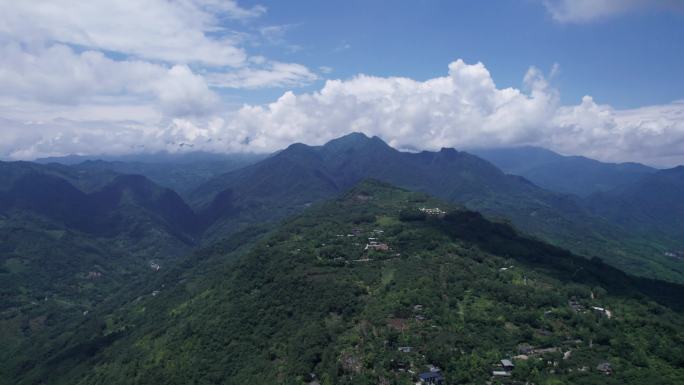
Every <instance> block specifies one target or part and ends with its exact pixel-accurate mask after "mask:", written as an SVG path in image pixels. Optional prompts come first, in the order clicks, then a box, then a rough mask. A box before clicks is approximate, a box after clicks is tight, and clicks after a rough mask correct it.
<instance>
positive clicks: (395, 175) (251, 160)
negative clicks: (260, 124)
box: [0, 133, 684, 385]
mask: <svg viewBox="0 0 684 385" xmlns="http://www.w3.org/2000/svg"><path fill="white" fill-rule="evenodd" d="M492 151H494V150H492ZM497 151H498V150H497ZM516 151H517V152H518V155H517V156H518V158H519V159H520V160H519V162H518V164H516V162H515V161H514V159H515V157H513V158H512V160H510V161H505V162H504V163H506V164H508V166H509V167H510V168H509V169H507V171H506V172H505V171H503V170H501V169H500V168H498V167H497V166H496V165H495V164H492V163H490V162H488V161H487V160H485V159H483V158H481V157H479V156H476V155H473V154H471V153H468V152H463V151H457V150H455V149H450V148H443V149H441V150H439V151H435V152H430V151H422V152H414V153H412V152H402V151H398V150H396V149H394V148H392V147H390V146H389V145H387V144H386V143H385V142H384V141H382V140H381V139H380V138H378V137H368V136H366V135H364V134H360V133H354V134H350V135H346V136H344V137H341V138H338V139H335V140H332V141H330V142H328V143H326V144H324V145H322V146H308V145H304V144H300V143H298V144H293V145H291V146H289V147H288V148H286V149H283V150H282V151H278V152H276V153H273V154H270V155H260V156H252V155H249V156H244V157H242V156H235V157H232V156H225V157H219V158H216V157H214V156H211V155H203V154H194V155H192V156H190V157H184V156H180V157H179V158H174V156H172V155H168V154H165V155H162V156H161V157H155V156H152V157H147V158H144V157H143V158H140V159H137V158H133V159H130V160H126V159H123V160H122V159H109V160H97V159H85V160H83V159H81V158H77V160H79V161H80V160H83V161H81V162H72V160H74V159H73V158H66V159H59V158H54V159H50V160H49V162H0V239H2V242H1V243H0V298H2V302H1V306H0V337H1V338H2V341H3V342H4V344H3V347H2V348H1V349H0V362H2V363H3V364H2V365H0V373H2V374H3V375H2V376H0V377H2V378H1V379H0V384H3V385H4V384H5V383H7V384H9V383H12V384H15V383H20V384H24V383H25V384H34V383H46V382H49V383H57V384H59V383H69V384H74V383H88V384H100V383H101V384H112V383H121V382H126V383H157V382H159V383H174V384H175V383H179V384H181V383H183V384H185V383H193V382H194V383H226V384H232V383H244V382H257V383H258V382H264V381H265V382H268V383H292V384H302V383H309V384H311V383H316V382H318V383H335V384H337V383H339V384H343V383H368V384H370V383H378V382H380V383H397V384H404V383H411V381H414V380H415V378H414V377H415V376H412V375H406V373H408V370H412V371H418V370H426V369H425V368H427V367H428V365H433V366H439V367H440V368H441V370H440V372H439V373H441V374H440V375H442V376H443V377H445V378H447V379H448V380H449V381H450V382H454V381H455V382H459V383H460V382H462V383H481V382H483V381H491V380H492V378H490V377H491V370H492V369H491V368H492V365H493V364H492V363H494V362H496V361H497V360H500V359H502V358H504V357H510V356H513V355H514V353H515V351H516V349H520V348H519V347H517V346H522V345H525V346H526V344H527V345H534V346H536V347H538V348H539V349H541V351H544V352H547V353H548V354H547V353H540V354H538V356H539V357H540V358H542V357H543V358H544V362H557V364H554V365H560V366H558V367H560V368H561V369H551V368H550V367H548V366H546V365H542V364H540V365H537V364H535V365H532V364H526V363H523V362H521V361H519V360H520V359H518V361H516V362H517V364H518V365H519V366H520V369H516V370H514V371H513V374H514V380H515V381H529V380H530V379H532V380H534V381H536V382H538V383H544V381H556V380H558V381H561V382H569V383H595V382H596V381H598V380H599V379H606V378H605V377H601V376H603V375H602V374H600V373H599V372H597V370H594V369H593V368H596V367H597V365H599V364H601V363H602V362H603V361H606V360H609V361H610V364H611V365H614V368H615V369H616V370H617V371H618V373H619V375H617V376H615V377H610V378H609V380H610V381H613V382H614V383H643V381H645V380H646V378H649V379H653V378H657V379H659V381H660V382H661V383H677V382H678V381H680V380H681V378H682V375H683V374H682V373H681V371H680V370H678V369H677V368H681V366H682V364H683V363H682V362H681V359H679V358H678V357H682V356H684V355H683V354H681V346H684V344H682V342H684V340H683V339H682V336H681V332H678V331H679V330H684V329H682V327H681V326H682V325H684V321H683V319H682V317H681V311H682V309H684V305H682V303H681V298H682V293H684V291H683V290H682V286H680V284H681V283H682V282H684V253H682V251H681V250H682V249H684V247H683V245H682V241H681V239H682V237H681V235H682V234H684V223H683V222H682V219H681V218H684V202H683V201H682V198H681V197H682V196H684V171H683V170H684V168H682V167H677V168H673V169H667V170H656V169H650V168H647V167H646V166H639V165H629V166H624V165H611V164H604V163H600V162H596V161H593V160H589V159H586V158H574V157H571V158H566V157H562V156H560V155H557V154H555V155H554V154H553V153H550V152H549V151H546V150H539V149H518V150H516ZM528 152H529V154H528V155H525V154H526V153H528ZM511 154H513V153H512V152H507V153H506V156H512V155H511ZM490 155H491V154H490ZM483 156H485V155H483ZM174 159H175V160H174ZM535 159H536V160H535ZM559 159H560V160H559ZM558 162H560V163H563V164H564V165H563V166H554V164H556V165H558V164H559V163H558ZM526 165H527V166H526ZM588 165H590V166H591V167H590V166H588ZM554 167H557V168H555V169H556V170H557V172H556V173H555V174H554V173H553V172H550V171H547V175H551V176H553V178H551V179H553V180H555V181H556V182H553V183H550V184H546V185H545V187H543V186H540V184H543V183H540V182H539V181H537V180H534V177H532V176H534V175H542V174H543V173H539V172H537V171H535V172H532V173H530V174H528V176H530V175H532V176H531V177H530V178H529V179H528V177H527V176H526V175H525V174H526V173H527V172H528V171H525V170H540V169H546V170H553V169H554ZM583 168H586V169H587V170H588V172H587V175H586V176H581V174H582V173H581V172H580V170H581V169H583ZM592 170H593V171H592ZM597 170H598V171H597ZM626 170H627V171H626ZM514 172H517V173H519V174H521V175H515V174H514ZM578 175H579V176H581V177H579V176H578ZM600 175H603V176H600ZM564 177H567V178H571V179H573V178H574V179H573V180H574V184H575V185H576V187H577V191H575V192H572V191H566V190H564V187H563V183H560V181H562V180H563V178H564ZM551 179H549V178H547V180H551ZM599 180H604V182H605V183H603V184H600V185H599V184H597V181H599ZM174 186H182V189H181V190H182V191H183V194H182V195H181V194H179V193H177V192H176V191H174ZM554 186H555V187H554ZM566 250H567V251H566ZM621 270H622V271H621ZM623 271H624V272H623ZM634 275H637V276H641V277H636V276H634ZM656 279H657V280H656ZM665 281H670V283H668V282H665ZM591 309H593V310H591ZM596 309H604V310H605V309H609V310H608V313H606V312H605V311H604V310H601V311H599V310H596ZM611 312H615V313H611ZM613 314H619V315H616V318H615V320H614V321H608V320H609V319H612V317H613ZM635 325H640V326H639V328H641V329H639V328H637V329H638V330H639V331H638V332H634V331H633V330H634V329H635ZM646 335H648V337H646ZM568 341H580V342H573V343H572V344H570V345H568V344H569V342H568ZM521 344H522V345H521ZM573 344H574V345H573ZM407 346H408V348H407ZM402 347H403V348H402ZM401 349H404V350H401ZM407 349H408V353H406V354H407V355H403V354H404V353H401V352H403V351H405V350H407ZM412 349H414V350H412ZM454 349H456V350H454ZM544 349H551V350H544ZM554 349H555V350H554ZM397 351H399V352H400V353H396V352H397ZM391 352H395V353H391ZM411 352H413V353H415V354H411ZM554 352H555V353H558V352H561V353H562V355H563V356H562V357H560V356H554V355H553V354H551V353H554ZM568 352H570V353H568ZM549 354H551V355H549ZM559 354H560V353H559ZM565 354H571V355H572V356H573V357H575V358H572V359H570V358H566V357H565ZM216 357H222V358H221V359H219V360H217V359H216ZM558 363H562V364H558ZM603 363H605V362H603ZM583 368H588V369H583ZM654 368H659V370H655V369H654ZM494 370H496V369H494ZM573 373H574V374H573ZM582 373H584V374H582ZM597 376H598V377H597ZM3 381H4V382H3Z"/></svg>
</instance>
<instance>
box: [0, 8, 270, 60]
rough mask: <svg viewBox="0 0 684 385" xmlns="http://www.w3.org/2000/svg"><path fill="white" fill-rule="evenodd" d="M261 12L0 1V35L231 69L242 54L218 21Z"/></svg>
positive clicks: (29, 42) (30, 41)
mask: <svg viewBox="0 0 684 385" xmlns="http://www.w3.org/2000/svg"><path fill="white" fill-rule="evenodd" d="M261 13H263V8H260V7H259V8H253V9H244V8H241V7H239V6H238V5H237V4H236V3H235V2H234V1H230V0H228V1H218V0H194V1H193V0H176V1H167V0H149V1H145V2H140V1H134V0H123V1H114V2H112V1H105V0H90V1H78V0H59V1H42V0H38V1H5V0H3V1H0V36H3V35H4V37H5V38H10V39H12V40H19V41H21V42H22V43H24V44H35V43H36V42H44V41H48V42H57V43H62V44H71V45H75V46H79V47H85V48H88V49H94V50H104V51H108V52H118V53H122V54H126V55H134V56H136V57H139V58H142V59H151V60H161V61H168V62H174V63H200V64H206V65H212V66H233V67H235V66H240V65H242V64H243V63H244V62H245V60H246V58H247V55H246V54H245V52H244V51H243V49H241V48H240V47H238V46H237V44H236V42H235V41H234V40H233V39H231V38H230V34H227V35H226V32H228V31H226V30H225V28H224V27H222V25H221V23H220V20H221V17H232V18H248V17H254V16H258V15H259V14H261ZM29 21H30V22H29Z"/></svg>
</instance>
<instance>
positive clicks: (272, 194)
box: [190, 133, 684, 282]
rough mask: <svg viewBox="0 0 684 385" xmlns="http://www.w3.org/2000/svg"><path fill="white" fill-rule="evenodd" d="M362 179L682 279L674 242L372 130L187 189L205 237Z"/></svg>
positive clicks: (484, 166)
mask: <svg viewBox="0 0 684 385" xmlns="http://www.w3.org/2000/svg"><path fill="white" fill-rule="evenodd" d="M366 178H373V179H377V180H382V181H384V182H387V183H391V184H393V185H395V186H399V187H402V188H406V189H410V190H412V191H421V192H425V193H427V194H430V195H433V196H436V197H439V198H441V199H444V200H446V201H448V202H452V203H457V204H462V205H465V206H466V207H468V208H470V209H472V210H476V211H478V212H482V213H483V214H485V215H487V216H488V217H490V218H495V219H505V220H509V221H510V222H511V223H512V224H513V225H514V226H516V227H517V228H519V229H521V230H522V231H524V232H526V233H527V234H530V235H533V236H536V237H539V238H540V239H543V240H545V241H547V242H550V243H553V244H555V245H557V246H560V247H563V248H567V249H569V250H571V251H573V252H575V253H577V254H580V255H584V256H587V257H589V258H591V257H593V256H596V255H601V256H602V258H603V259H604V260H605V261H606V262H608V263H610V264H612V265H613V266H616V267H618V268H620V269H622V270H624V271H627V272H630V273H632V274H638V275H642V276H646V277H651V278H658V279H667V280H670V281H673V282H684V264H683V263H681V262H679V261H675V260H673V259H672V258H669V257H667V256H666V255H665V252H667V251H668V250H670V249H671V248H672V246H671V242H668V241H669V239H663V237H658V234H654V232H653V231H651V232H644V231H641V230H642V229H641V228H636V227H633V226H621V225H619V224H616V223H614V222H612V221H611V219H610V218H608V217H603V216H597V215H594V213H593V212H592V211H591V210H590V209H589V208H587V207H585V206H584V205H583V204H581V203H580V202H578V201H577V200H576V199H575V197H572V196H568V195H563V194H559V193H554V192H551V191H548V190H544V189H543V188H540V187H538V186H536V185H534V184H532V183H530V182H529V181H527V180H526V179H524V178H522V177H519V176H512V175H506V174H504V173H503V172H502V171H501V170H499V169H498V168H496V167H495V166H494V165H492V164H491V163H489V162H487V161H485V160H483V159H480V158H478V157H476V156H474V155H471V154H468V153H465V152H459V151H456V150H454V149H449V148H444V149H442V150H440V151H438V152H429V151H423V152H420V153H408V152H401V151H398V150H396V149H394V148H392V147H390V146H389V145H387V144H386V143H385V142H383V141H382V140H381V139H380V138H378V137H373V138H369V137H367V136H365V135H364V134H360V133H354V134H349V135H346V136H344V137H341V138H338V139H334V140H332V141H330V142H328V143H326V144H325V145H323V146H318V147H312V146H307V145H304V144H293V145H291V146H289V147H288V148H287V149H285V150H283V151H281V152H279V153H278V154H276V155H274V156H272V157H270V158H267V159H265V160H263V161H261V162H258V163H256V164H253V165H250V166H247V167H245V168H242V169H239V170H235V171H232V172H229V173H226V174H223V175H221V176H219V177H216V178H214V179H212V180H210V181H209V182H207V183H205V184H203V185H201V186H200V187H199V188H197V189H196V190H195V191H194V192H193V193H192V194H190V196H191V202H192V203H193V206H194V207H195V209H196V210H198V211H199V213H200V215H201V216H202V218H203V220H204V223H206V224H207V225H208V230H207V232H206V233H205V238H207V239H210V240H211V239H220V237H221V236H222V235H223V234H226V233H228V232H230V231H235V229H239V228H243V227H244V226H249V225H250V224H253V223H260V222H264V221H273V220H279V219H282V218H285V217H287V216H289V215H292V214H294V213H298V212H300V211H301V210H303V209H304V208H305V207H307V206H308V205H310V204H311V203H314V202H318V201H321V200H324V199H331V198H334V197H337V196H339V194H341V193H342V192H343V191H345V190H347V189H349V188H351V187H352V186H353V185H355V184H356V183H358V182H360V181H361V180H363V179H366ZM610 207H612V206H610Z"/></svg>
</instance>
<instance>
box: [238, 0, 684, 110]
mask: <svg viewBox="0 0 684 385" xmlns="http://www.w3.org/2000/svg"><path fill="white" fill-rule="evenodd" d="M245 3H246V4H247V2H245ZM250 3H253V4H257V3H258V4H264V5H266V6H267V7H268V9H269V11H268V13H267V14H266V15H264V17H263V19H262V20H260V23H261V24H262V25H263V26H269V25H281V26H288V27H286V28H287V31H286V33H285V34H284V36H283V39H284V40H286V41H287V42H288V43H289V44H291V45H296V46H298V47H301V49H300V50H297V51H294V52H293V51H292V49H291V48H289V47H287V46H284V45H275V46H273V45H271V46H269V45H266V46H264V47H260V48H259V49H258V51H262V52H263V54H264V55H266V56H273V57H278V58H282V60H285V61H297V62H301V63H304V64H306V65H308V66H309V67H311V68H317V67H319V66H329V67H332V68H334V72H333V73H331V74H330V75H329V76H331V77H342V78H347V77H351V76H354V75H356V74H358V73H365V74H370V75H377V76H407V77H411V78H414V79H428V78H432V77H435V76H439V75H441V74H443V73H444V68H445V65H446V63H449V62H451V61H453V60H455V59H457V58H462V59H464V60H465V61H467V62H477V61H481V62H483V63H485V64H486V65H487V68H488V69H489V70H490V72H492V73H493V74H495V80H496V83H497V85H499V86H502V87H509V86H510V87H520V86H521V82H522V74H524V73H525V71H526V70H527V68H528V67H530V66H537V67H539V68H540V69H541V70H543V71H545V72H549V71H550V70H551V68H552V67H553V66H554V64H558V66H559V69H560V71H559V74H558V76H557V77H555V78H554V79H553V81H554V84H555V85H556V86H557V87H558V88H559V89H561V90H562V94H561V100H562V102H563V103H566V104H569V103H577V102H578V101H579V100H581V98H582V96H584V95H587V94H589V95H592V96H593V97H594V99H595V100H597V101H598V102H602V103H610V104H612V105H613V106H615V107H618V108H630V107H638V106H643V105H649V104H661V103H667V102H670V101H673V100H677V99H682V98H684V76H682V73H681V72H682V69H683V68H684V14H683V13H681V12H672V11H671V10H670V9H659V8H658V9H648V8H647V9H638V10H636V11H634V12H627V13H625V14H619V15H615V16H609V17H605V18H601V19H599V20H593V21H589V22H580V23H567V22H566V23H561V22H557V21H555V20H554V19H553V18H552V16H551V14H550V13H549V12H548V11H547V9H546V8H545V7H544V6H543V5H542V4H541V2H538V1H531V0H530V1H525V0H522V1H521V0H497V1H455V0H451V1H449V0H441V1H393V2H391V6H390V5H388V4H389V2H387V1H379V0H349V1H344V2H328V1H315V0H308V1H305V0H300V1H285V2H283V1H274V2H250ZM344 47H348V48H345V49H343V48H344ZM270 96H272V95H270Z"/></svg>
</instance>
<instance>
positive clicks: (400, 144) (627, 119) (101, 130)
mask: <svg viewBox="0 0 684 385" xmlns="http://www.w3.org/2000/svg"><path fill="white" fill-rule="evenodd" d="M266 63H268V62H266ZM556 71H557V70H556ZM167 72H168V73H169V74H167V76H163V77H161V79H163V80H167V79H173V77H174V76H179V77H181V78H182V79H183V81H179V82H178V83H174V82H173V81H171V80H169V81H171V84H172V85H171V86H167V85H166V83H165V82H164V81H160V82H159V83H154V82H153V84H160V85H159V86H158V88H155V87H149V86H146V87H142V88H143V89H144V90H150V91H149V92H153V93H156V95H158V96H157V97H158V98H160V99H164V97H163V95H164V92H166V91H167V90H166V87H169V88H171V89H173V87H176V86H177V85H183V84H184V82H190V83H192V84H195V86H191V87H190V86H183V89H185V90H190V91H192V90H196V93H193V92H190V91H188V94H187V95H186V96H187V97H186V98H185V99H183V98H181V100H189V99H197V98H198V96H196V95H204V90H205V88H204V86H202V83H201V82H199V81H198V80H197V78H196V77H197V75H193V74H192V72H190V70H189V69H188V68H187V67H183V66H179V67H173V68H171V69H167ZM552 72H554V71H552ZM224 80H225V79H224ZM238 80H239V79H238ZM238 80H236V81H238ZM114 89H116V88H114ZM141 92H144V91H141ZM170 94H171V95H178V94H179V93H178V92H170ZM181 94H182V93H181ZM200 100H201V98H200ZM559 100H560V98H559V92H558V90H556V89H555V88H553V87H552V86H551V85H550V84H549V82H548V81H547V79H546V78H545V76H544V75H543V74H542V73H541V72H540V71H539V70H538V69H536V68H530V70H528V72H527V73H526V74H525V76H524V78H523V86H522V87H521V88H520V89H518V88H499V87H497V86H496V84H495V82H494V80H493V79H492V76H491V74H490V73H489V71H488V70H487V68H486V67H485V66H484V65H483V64H482V63H476V64H467V63H464V62H463V61H461V60H457V61H455V62H453V63H451V64H450V65H449V71H448V74H446V75H445V76H442V77H436V78H433V79H428V80H425V81H417V80H413V79H409V78H402V77H387V78H385V77H374V76H367V75H358V76H356V77H353V78H351V79H348V80H328V81H326V82H325V84H324V85H323V87H322V88H321V89H320V90H318V91H315V92H310V93H303V94H295V93H293V92H285V93H284V94H283V95H282V96H281V97H280V98H278V99H277V100H275V101H274V102H272V103H270V104H266V105H244V106H243V107H241V108H239V109H237V110H234V111H232V112H223V113H222V112H219V111H218V110H211V109H210V110H209V111H210V112H208V113H206V114H204V115H201V114H200V115H198V114H194V115H193V114H188V115H187V116H184V117H181V116H170V115H168V114H162V115H163V116H162V117H161V118H155V116H154V112H155V111H156V110H155V109H151V110H149V109H146V108H140V109H135V108H134V105H132V104H126V103H122V104H121V106H120V107H119V110H117V109H109V108H104V107H98V106H96V105H94V106H87V107H84V106H80V110H79V112H78V113H72V114H71V115H70V118H71V119H68V120H67V119H58V117H59V116H61V115H60V114H59V113H58V112H59V111H56V112H55V113H51V114H47V113H45V114H44V116H42V117H41V118H42V119H41V120H39V121H29V120H28V119H25V118H24V119H23V120H22V116H25V115H24V114H23V113H22V111H18V109H17V108H5V110H2V109H0V116H11V117H12V118H11V119H7V120H6V121H5V122H1V123H2V127H3V128H2V130H3V131H2V133H3V140H2V141H0V142H2V144H0V154H2V155H4V156H5V157H12V158H30V157H35V156H44V155H55V154H58V153H61V154H66V153H73V152H77V153H100V152H102V151H107V152H134V151H158V150H167V151H183V150H185V149H188V148H191V149H194V150H206V151H215V152H245V151H251V152H266V151H274V150H278V149H281V148H283V147H285V146H287V145H289V144H291V143H293V142H304V143H308V144H321V143H324V142H325V141H327V140H330V139H332V138H335V137H338V136H341V135H344V134H346V133H349V132H352V131H362V132H365V133H367V134H369V135H378V136H380V137H382V138H383V139H385V140H387V141H388V142H389V143H390V144H391V145H393V146H395V147H397V148H413V149H429V150H436V149H439V148H441V147H456V148H461V149H462V148H473V147H492V146H515V145H538V146H543V147H547V148H550V149H552V150H556V151H559V152H562V153H566V154H577V155H587V156H590V157H594V158H598V159H601V160H607V161H642V162H646V163H651V164H656V165H674V164H677V163H684V102H673V103H670V104H667V105H661V106H651V107H643V108H637V109H629V110H617V109H614V108H612V107H610V106H608V105H601V104H597V103H596V102H595V101H594V100H593V99H592V98H591V97H589V96H587V97H584V98H583V100H582V101H581V103H579V104H577V105H571V106H562V105H560V102H559ZM0 102H1V100H0ZM0 104H1V103H0ZM180 104H182V103H180ZM200 104H202V105H204V104H205V103H200ZM206 104H207V105H209V106H211V101H209V102H207V103H206ZM169 105H171V106H174V105H175V104H174V102H173V100H172V101H169ZM97 108H100V109H102V110H101V111H97V112H96V113H92V111H93V109H97ZM175 108H178V107H175ZM172 109H173V108H172ZM17 111H18V112H17ZM117 113H120V115H117ZM97 116H106V117H107V119H102V120H99V121H97V120H96V119H93V117H97ZM117 116H119V117H118V118H117ZM121 116H136V117H139V119H137V120H136V121H123V120H121ZM155 119H156V120H155Z"/></svg>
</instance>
